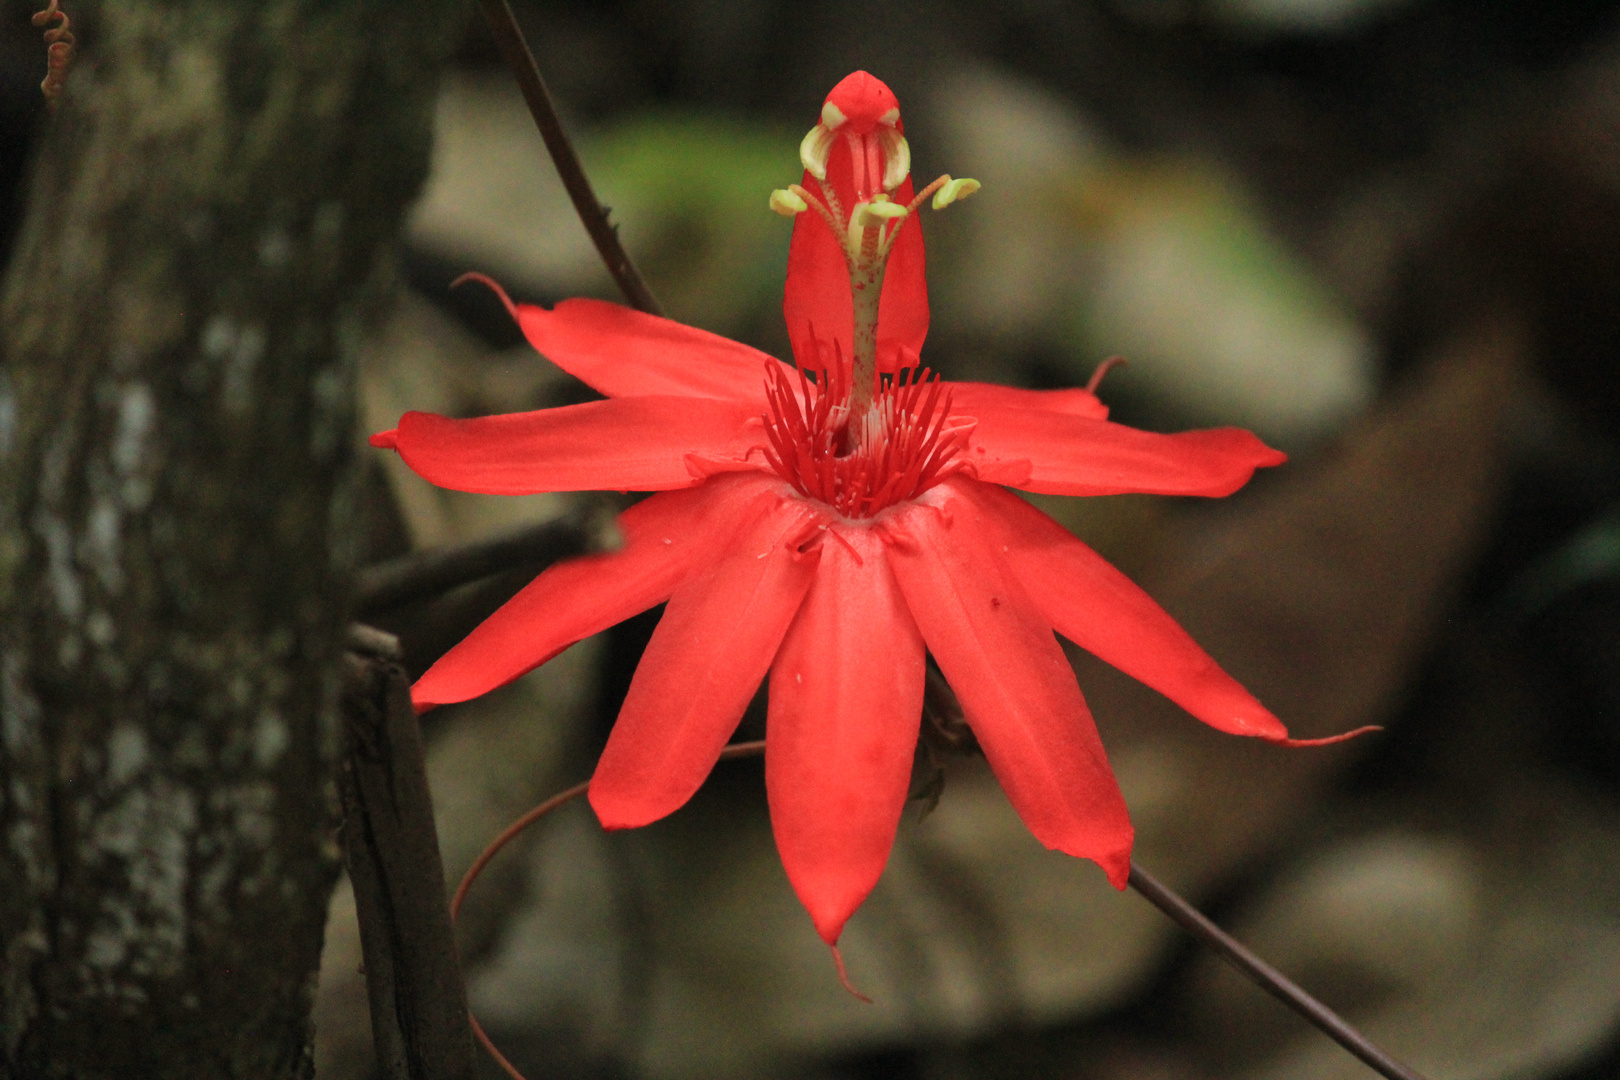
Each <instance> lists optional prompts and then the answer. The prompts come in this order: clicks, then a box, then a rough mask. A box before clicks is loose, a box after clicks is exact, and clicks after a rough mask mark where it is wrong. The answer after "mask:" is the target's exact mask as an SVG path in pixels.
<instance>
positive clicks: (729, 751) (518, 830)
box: [450, 739, 765, 1080]
mask: <svg viewBox="0 0 1620 1080" xmlns="http://www.w3.org/2000/svg"><path fill="white" fill-rule="evenodd" d="M764 752H765V741H764V740H763V739H760V740H757V741H755V742H740V743H732V744H731V745H730V746H728V747H726V748H725V749H724V750H721V751H720V760H721V761H732V760H735V759H737V758H745V757H758V756H759V755H760V754H763V753H764ZM590 789H591V782H590V781H589V780H586V781H584V782H582V783H578V784H575V785H574V786H573V787H571V788H568V789H566V790H564V791H559V792H558V793H557V794H555V795H553V796H552V797H551V798H549V799H547V800H546V801H545V802H543V803H541V804H540V805H539V806H536V807H535V808H534V809H533V810H530V811H529V812H528V813H527V814H524V815H523V816H522V817H520V818H518V819H517V820H516V821H514V822H512V824H510V825H508V826H507V827H506V828H505V829H503V830H502V831H501V835H499V836H497V837H496V838H495V839H493V840H491V841H490V842H489V846H488V847H486V848H485V849H484V850H483V851H482V852H481V853H480V854H479V856H478V858H476V859H474V860H473V864H472V865H471V866H469V867H468V868H467V873H466V874H465V875H463V876H462V879H461V884H460V885H458V886H456V894H455V896H453V897H451V898H450V925H451V926H452V927H453V926H455V924H456V918H457V916H459V915H460V914H461V902H462V901H463V900H465V899H466V898H467V890H468V889H470V888H472V883H473V882H474V881H476V880H478V875H479V874H482V873H483V872H484V867H486V866H488V865H489V861H490V860H491V859H493V858H494V857H495V856H496V855H498V854H500V850H501V849H502V848H504V847H505V846H506V845H507V844H510V843H511V842H512V841H513V840H516V839H517V838H518V837H519V836H520V835H522V833H523V831H524V830H525V829H527V828H528V827H529V826H530V825H533V824H534V823H535V822H537V821H539V820H540V819H541V818H543V817H545V816H546V815H547V814H549V813H551V812H552V811H553V810H558V809H560V808H562V807H564V806H567V805H568V804H569V803H571V802H573V801H574V800H575V799H577V798H579V797H580V796H581V795H583V794H585V793H586V792H587V791H589V790H590ZM467 1022H468V1023H469V1024H470V1025H471V1026H472V1033H473V1038H475V1039H477V1040H478V1044H479V1045H480V1046H482V1047H483V1048H484V1049H485V1050H487V1051H488V1052H489V1056H490V1057H492V1058H494V1059H495V1064H497V1065H499V1066H500V1067H501V1068H502V1069H504V1070H506V1075H507V1076H510V1077H511V1078H512V1080H526V1078H525V1077H524V1075H523V1074H522V1073H520V1072H518V1070H517V1067H516V1066H515V1065H513V1064H512V1063H511V1062H510V1061H508V1060H507V1059H506V1055H505V1054H503V1053H501V1052H500V1050H499V1049H498V1048H497V1047H496V1046H495V1044H494V1043H493V1042H491V1041H490V1038H489V1036H488V1035H486V1034H485V1033H484V1029H483V1027H481V1026H480V1025H479V1023H478V1017H476V1016H474V1015H473V1014H472V1010H470V1009H469V1010H468V1011H467Z"/></svg>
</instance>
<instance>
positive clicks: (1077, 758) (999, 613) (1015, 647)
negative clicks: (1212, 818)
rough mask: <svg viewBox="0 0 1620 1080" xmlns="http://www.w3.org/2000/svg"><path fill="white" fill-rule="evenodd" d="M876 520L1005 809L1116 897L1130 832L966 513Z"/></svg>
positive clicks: (1102, 764) (1110, 784)
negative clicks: (1079, 862) (1104, 877)
mask: <svg viewBox="0 0 1620 1080" xmlns="http://www.w3.org/2000/svg"><path fill="white" fill-rule="evenodd" d="M951 486H952V485H951V484H950V483H949V482H947V483H946V484H943V485H941V486H940V488H936V489H935V490H936V491H943V492H945V493H946V494H947V501H946V504H945V506H944V507H943V509H938V508H935V507H933V506H927V505H914V506H912V507H910V508H908V509H907V510H905V511H903V512H902V513H900V514H897V515H895V516H894V517H892V518H890V519H888V521H887V522H885V524H884V532H885V535H886V538H887V539H888V540H889V543H890V547H889V562H890V565H891V566H893V567H894V574H895V577H896V578H897V579H898V580H899V582H900V591H901V592H902V593H903V594H904V595H905V598H906V604H907V605H908V606H909V607H910V608H911V614H912V616H913V617H915V618H916V620H917V626H918V627H919V628H920V629H921V630H922V636H923V640H924V641H925V642H927V643H928V649H929V651H930V652H932V653H933V654H934V659H935V660H936V661H938V662H939V667H940V670H941V671H943V672H944V673H945V678H946V679H947V680H949V681H950V684H951V688H952V689H953V690H955V691H956V695H957V698H958V700H960V701H961V703H962V711H963V713H964V714H965V715H966V717H967V721H968V724H969V725H970V726H971V727H972V728H973V732H974V734H975V735H977V736H978V739H979V744H980V745H981V746H982V747H984V753H985V757H987V758H988V759H989V760H990V767H991V768H992V769H993V770H994V771H995V774H996V776H997V778H998V779H1000V781H1001V786H1002V788H1003V789H1004V790H1005V791H1006V792H1007V798H1008V799H1009V800H1011V802H1012V804H1013V807H1014V809H1016V810H1017V811H1018V814H1019V816H1020V817H1022V818H1023V819H1024V823H1025V824H1027V825H1028V826H1029V830H1030V832H1032V833H1034V834H1035V837H1036V839H1038V840H1040V841H1041V843H1043V844H1045V845H1046V846H1047V847H1049V848H1056V849H1057V850H1059V851H1064V852H1067V853H1069V854H1070V855H1077V856H1079V857H1081V858H1086V859H1091V860H1093V861H1094V862H1096V863H1097V864H1098V865H1099V866H1101V867H1102V868H1103V870H1104V871H1105V872H1106V873H1107V874H1108V880H1109V881H1111V882H1112V883H1113V884H1114V886H1115V887H1116V888H1121V889H1123V888H1124V887H1125V879H1126V878H1127V877H1128V876H1129V874H1130V857H1131V835H1132V832H1131V823H1130V818H1129V817H1128V816H1127V814H1126V812H1125V800H1124V799H1123V798H1122V797H1121V796H1120V793H1119V786H1118V785H1117V784H1116V783H1115V782H1114V774H1113V772H1112V770H1110V769H1109V767H1108V759H1107V757H1106V756H1105V755H1104V753H1103V747H1102V740H1101V739H1099V738H1098V736H1097V729H1096V726H1095V725H1094V724H1093V723H1092V720H1091V713H1090V711H1089V710H1088V709H1087V708H1086V703H1085V701H1084V700H1083V699H1082V698H1081V696H1080V687H1079V684H1077V683H1076V682H1075V679H1074V671H1073V669H1072V668H1070V667H1069V663H1068V661H1067V660H1066V659H1065V658H1064V656H1063V650H1062V649H1061V648H1060V647H1059V646H1058V643H1057V639H1056V638H1055V637H1053V636H1052V631H1051V628H1050V627H1049V626H1048V625H1047V622H1046V620H1045V619H1044V618H1042V616H1041V613H1040V611H1039V610H1038V609H1037V608H1036V606H1035V603H1034V601H1032V600H1031V599H1030V598H1029V596H1028V594H1026V593H1025V591H1024V588H1023V586H1022V585H1020V584H1019V583H1018V580H1017V578H1016V577H1015V576H1014V575H1013V574H1012V573H1011V572H1010V571H1009V569H1008V568H1007V566H1006V564H1005V563H1004V562H1003V561H1002V559H1001V555H1000V553H999V550H998V549H999V547H1000V538H999V537H997V536H996V535H995V533H994V530H993V529H992V528H990V527H989V526H988V525H986V523H984V522H983V521H982V519H981V518H980V516H979V515H978V514H977V513H976V512H975V509H976V508H975V507H973V506H972V504H971V503H966V502H964V501H961V500H959V499H954V498H951V497H950V495H951V494H952V493H951V492H950V488H951Z"/></svg>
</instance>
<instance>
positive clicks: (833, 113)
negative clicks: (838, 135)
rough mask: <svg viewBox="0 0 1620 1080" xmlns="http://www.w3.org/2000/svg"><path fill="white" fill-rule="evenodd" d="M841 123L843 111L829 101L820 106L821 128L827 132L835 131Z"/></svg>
mask: <svg viewBox="0 0 1620 1080" xmlns="http://www.w3.org/2000/svg"><path fill="white" fill-rule="evenodd" d="M843 122H844V110H842V109H840V108H839V107H838V106H836V105H834V104H833V103H832V102H830V101H829V102H826V103H825V104H823V105H822V106H821V126H822V127H824V128H826V129H827V130H828V131H837V130H838V127H839V125H840V124H842V123H843Z"/></svg>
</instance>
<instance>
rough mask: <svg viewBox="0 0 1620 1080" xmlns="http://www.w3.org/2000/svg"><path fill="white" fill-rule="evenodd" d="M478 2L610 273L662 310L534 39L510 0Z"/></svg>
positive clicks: (635, 298) (629, 295)
mask: <svg viewBox="0 0 1620 1080" xmlns="http://www.w3.org/2000/svg"><path fill="white" fill-rule="evenodd" d="M479 6H480V7H482V8H483V9H484V17H485V18H486V19H488V20H489V28H490V30H491V32H493V33H494V35H495V44H496V45H497V46H498V47H499V48H500V50H501V56H502V57H503V58H504V59H505V60H506V66H507V67H508V68H510V69H511V71H512V75H513V77H515V78H516V79H517V82H518V87H519V89H521V90H522V91H523V100H524V101H526V102H528V104H529V113H530V115H532V116H533V117H534V124H535V126H536V127H537V128H539V129H540V137H541V138H542V139H544V140H545V141H546V149H547V150H548V151H550V153H551V160H552V162H553V163H554V164H555V165H556V167H557V175H558V176H560V177H562V182H563V187H565V188H567V189H568V197H569V198H570V199H572V200H573V202H574V210H575V211H576V212H577V213H578V214H579V219H580V221H581V222H583V223H584V225H585V231H586V232H588V233H590V236H591V243H593V244H595V245H596V250H597V253H598V254H600V255H601V256H602V262H603V263H604V264H606V266H607V271H608V273H609V274H611V275H613V281H614V283H615V284H617V285H618V286H619V291H620V292H621V293H623V294H624V299H625V302H626V303H628V304H629V305H630V306H631V307H633V308H635V309H636V310H637V311H645V312H647V313H648V314H650V315H662V314H663V313H664V310H663V308H661V307H659V306H658V301H657V300H655V299H654V298H653V294H652V290H651V289H649V288H647V282H646V281H645V280H643V279H642V277H641V274H640V272H638V271H637V270H636V265H635V263H633V262H631V261H630V255H629V253H628V252H626V251H625V250H624V245H622V244H620V243H619V232H618V229H617V228H616V227H615V226H614V225H613V224H612V223H611V222H609V221H608V212H607V211H606V210H604V209H603V208H602V204H601V203H600V202H599V201H598V200H597V198H596V192H595V191H593V190H592V189H591V182H590V180H589V179H588V178H587V177H586V176H585V169H584V167H583V166H582V165H580V163H579V155H578V154H577V153H575V152H574V144H573V143H572V142H570V141H569V139H568V133H567V132H565V131H564V130H563V126H562V121H561V120H559V119H558V118H557V110H556V108H555V107H554V106H553V105H552V103H551V93H550V91H548V90H547V89H546V83H545V80H544V79H542V78H541V77H540V68H539V67H538V66H537V65H536V64H535V62H534V54H533V53H532V52H530V51H529V43H528V42H527V41H525V40H524V38H523V31H522V30H521V29H520V28H519V27H518V24H517V20H516V19H515V18H513V16H512V8H511V5H509V4H508V3H507V2H506V0H479Z"/></svg>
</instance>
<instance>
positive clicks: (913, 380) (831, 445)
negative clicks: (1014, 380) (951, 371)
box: [765, 360, 972, 518]
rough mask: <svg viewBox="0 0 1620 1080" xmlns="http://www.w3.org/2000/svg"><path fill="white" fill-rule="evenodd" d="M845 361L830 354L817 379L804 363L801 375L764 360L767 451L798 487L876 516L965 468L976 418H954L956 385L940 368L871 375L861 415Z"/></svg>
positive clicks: (846, 509) (854, 513) (846, 510)
mask: <svg viewBox="0 0 1620 1080" xmlns="http://www.w3.org/2000/svg"><path fill="white" fill-rule="evenodd" d="M841 370H843V365H842V364H830V365H828V368H827V370H826V371H825V372H822V373H820V375H819V379H818V381H816V382H811V381H810V379H809V378H808V377H807V376H806V375H805V373H804V370H803V369H802V368H801V369H800V370H799V373H798V374H799V378H798V383H797V385H795V384H794V381H793V377H792V376H791V375H789V374H787V372H786V370H785V369H784V368H783V367H782V365H780V364H778V363H776V362H775V361H774V360H773V361H771V362H770V364H769V366H768V367H767V368H766V377H765V394H766V398H767V399H768V401H769V404H770V413H769V415H767V416H766V417H765V432H766V435H767V436H768V437H769V445H767V446H766V447H765V457H766V458H767V459H768V460H769V461H770V463H771V467H772V468H774V469H775V470H776V472H777V474H778V475H779V476H781V477H782V479H784V480H786V481H787V482H788V483H790V484H792V485H793V487H794V489H795V490H797V491H798V492H799V494H801V495H803V496H805V497H806V498H810V499H815V500H816V501H817V502H821V503H825V504H826V505H828V506H830V507H832V508H833V509H834V510H836V511H838V512H839V513H840V514H842V515H843V516H844V517H846V518H870V517H873V516H874V515H876V514H877V513H879V512H880V511H882V510H885V509H887V508H888V507H890V506H893V505H895V504H896V503H900V502H904V501H906V500H907V499H914V498H916V497H917V496H919V495H921V494H922V493H923V492H925V491H927V490H928V489H929V488H931V487H933V486H934V485H935V484H938V483H939V482H940V481H942V480H944V479H946V478H947V477H950V476H953V475H955V474H956V473H958V472H960V471H961V470H962V466H963V462H962V460H961V454H962V452H963V451H964V450H965V448H966V446H967V440H968V434H969V433H970V432H971V430H972V425H971V424H963V423H960V422H958V423H956V424H952V423H951V422H950V420H951V398H950V391H949V390H946V389H945V388H944V385H943V384H942V383H941V382H940V381H939V377H938V376H936V375H932V374H930V373H929V372H928V371H927V370H926V369H922V368H908V369H905V370H903V371H901V372H900V373H899V374H898V375H896V376H893V377H888V376H885V377H884V378H883V379H881V380H874V381H875V382H876V384H877V385H876V386H875V388H874V393H873V395H872V397H871V398H870V400H869V402H868V404H867V407H866V409H865V411H864V412H863V413H860V414H859V415H858V418H857V414H855V413H854V411H853V409H852V407H851V404H850V401H851V397H850V394H849V388H848V387H847V386H845V385H843V382H844V379H843V377H842V376H840V375H839V374H838V373H839V372H840V371H841ZM908 376H909V378H908Z"/></svg>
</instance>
